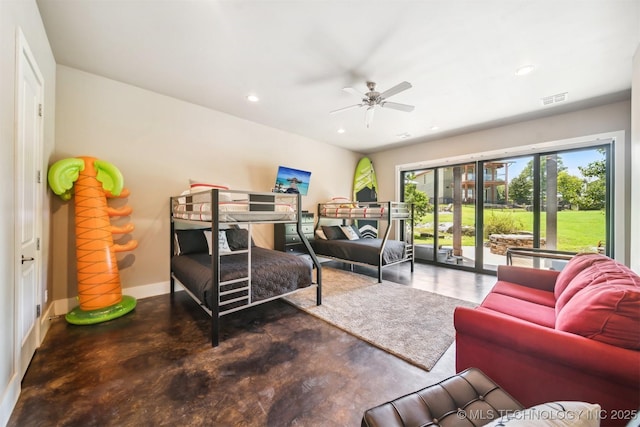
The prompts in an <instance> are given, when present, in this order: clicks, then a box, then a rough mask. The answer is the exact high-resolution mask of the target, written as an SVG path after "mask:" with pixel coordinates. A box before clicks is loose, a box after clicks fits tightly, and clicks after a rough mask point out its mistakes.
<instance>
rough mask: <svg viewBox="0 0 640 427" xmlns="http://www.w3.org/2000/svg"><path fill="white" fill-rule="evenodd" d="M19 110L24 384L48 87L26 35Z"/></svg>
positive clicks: (19, 307)
mask: <svg viewBox="0 0 640 427" xmlns="http://www.w3.org/2000/svg"><path fill="white" fill-rule="evenodd" d="M18 49H19V52H18V73H17V80H18V81H17V100H16V102H17V108H16V183H17V185H16V204H15V208H16V211H15V219H16V228H15V230H16V237H15V239H16V246H17V247H16V252H17V253H16V263H17V267H16V271H17V274H16V276H17V277H16V298H17V304H16V316H17V317H16V320H17V321H16V327H17V337H18V340H19V341H18V343H19V349H20V350H19V351H20V355H19V357H18V358H17V359H18V360H19V363H20V368H19V373H20V378H22V376H24V373H25V372H26V370H27V368H28V367H29V362H31V358H32V357H33V354H34V353H35V351H36V348H37V347H38V344H39V339H40V337H39V334H40V331H39V322H38V316H39V315H40V306H39V304H40V271H41V268H40V266H41V264H42V260H41V259H40V257H39V255H40V253H39V250H40V247H39V246H40V240H39V233H40V229H41V221H42V219H41V217H42V214H41V197H42V195H41V187H42V185H41V182H42V177H41V176H40V175H41V171H40V156H41V154H40V153H41V151H42V105H43V104H42V102H43V94H44V90H43V89H44V87H43V85H44V82H43V79H42V75H41V74H40V71H39V70H38V66H37V64H36V62H35V60H34V58H33V55H32V54H31V52H30V50H29V47H28V45H27V43H26V41H25V39H24V36H23V35H22V33H20V34H19V35H18Z"/></svg>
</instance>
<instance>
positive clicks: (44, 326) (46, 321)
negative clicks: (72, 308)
mask: <svg viewBox="0 0 640 427" xmlns="http://www.w3.org/2000/svg"><path fill="white" fill-rule="evenodd" d="M54 306H55V303H53V304H49V308H47V311H45V312H43V313H42V315H41V316H40V344H42V342H43V341H44V337H46V336H47V332H49V328H50V327H51V318H52V317H54V316H55V315H54V314H53V313H54ZM39 346H40V345H38V347H39Z"/></svg>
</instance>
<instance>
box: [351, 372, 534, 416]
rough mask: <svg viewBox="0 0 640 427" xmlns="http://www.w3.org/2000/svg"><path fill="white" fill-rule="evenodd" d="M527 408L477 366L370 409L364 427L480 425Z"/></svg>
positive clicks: (365, 414)
mask: <svg viewBox="0 0 640 427" xmlns="http://www.w3.org/2000/svg"><path fill="white" fill-rule="evenodd" d="M521 409H524V407H523V406H522V405H521V404H520V403H519V402H518V401H517V400H515V399H514V398H513V397H511V396H509V394H508V393H506V392H505V391H504V390H502V389H501V388H500V386H498V385H497V384H496V383H495V382H493V381H492V380H491V379H489V377H487V376H486V375H485V374H484V373H483V372H482V371H480V370H479V369H476V368H469V369H466V370H464V371H462V372H460V373H459V374H456V375H454V376H452V377H450V378H447V379H446V380H443V381H441V382H439V383H437V384H434V385H431V386H429V387H426V388H423V389H422V390H419V391H416V392H415V393H410V394H407V395H405V396H402V397H399V398H397V399H395V400H392V401H391V402H387V403H384V404H382V405H380V406H376V407H375V408H371V409H368V410H367V411H366V412H365V413H364V417H363V418H362V427H374V426H376V427H383V426H384V427H394V426H403V427H418V426H429V425H442V426H480V425H483V424H486V423H488V422H490V421H492V420H494V419H496V418H500V417H501V416H503V415H506V414H507V413H509V412H513V411H517V410H521Z"/></svg>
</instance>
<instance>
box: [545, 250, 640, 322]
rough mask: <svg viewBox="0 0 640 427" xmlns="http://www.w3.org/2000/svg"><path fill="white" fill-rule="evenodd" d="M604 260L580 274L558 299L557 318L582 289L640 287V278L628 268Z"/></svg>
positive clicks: (609, 260)
mask: <svg viewBox="0 0 640 427" xmlns="http://www.w3.org/2000/svg"><path fill="white" fill-rule="evenodd" d="M604 258H605V259H604V260H600V261H596V262H594V263H592V264H591V265H590V266H588V267H586V268H585V269H584V270H582V271H581V272H579V273H578V274H577V275H576V276H575V277H574V278H573V280H571V281H570V282H569V284H568V285H567V287H566V288H565V290H564V291H563V292H562V293H561V294H560V296H559V297H557V299H556V316H558V315H559V314H560V312H562V309H563V307H564V306H565V305H566V304H567V303H568V302H569V301H570V300H571V299H572V298H573V297H574V296H575V295H576V294H577V293H578V292H580V291H581V290H582V289H584V288H586V287H588V286H597V285H602V284H609V285H614V284H616V285H617V284H620V285H629V286H635V287H640V277H638V275H637V274H635V273H634V272H633V271H631V270H630V269H629V268H628V267H627V266H625V265H623V264H620V263H619V262H616V261H614V260H613V259H611V258H607V257H604Z"/></svg>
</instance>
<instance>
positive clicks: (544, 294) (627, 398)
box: [454, 254, 640, 426]
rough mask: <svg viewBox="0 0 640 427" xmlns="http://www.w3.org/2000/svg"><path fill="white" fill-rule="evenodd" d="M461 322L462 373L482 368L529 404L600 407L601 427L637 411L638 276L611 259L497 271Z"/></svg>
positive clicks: (459, 312) (462, 310) (589, 257)
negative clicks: (567, 402) (485, 292)
mask: <svg viewBox="0 0 640 427" xmlns="http://www.w3.org/2000/svg"><path fill="white" fill-rule="evenodd" d="M454 324H455V328H456V369H457V371H458V372H460V371H462V370H464V369H467V368H469V367H476V368H479V369H480V370H482V371H483V372H484V373H486V374H487V375H488V376H489V377H490V378H492V379H493V380H495V381H496V382H497V383H498V384H500V385H501V386H502V387H503V388H504V389H505V390H508V392H509V393H510V394H511V395H512V396H513V397H514V398H516V399H517V400H518V401H520V402H521V403H522V404H523V405H525V406H532V405H536V404H539V403H543V402H549V401H553V400H579V401H585V402H590V403H598V404H600V406H601V407H602V409H603V413H602V415H603V417H602V418H603V419H602V425H604V426H607V425H625V424H626V423H627V422H628V421H629V420H630V415H633V413H635V411H637V410H638V409H639V408H640V277H639V276H638V275H637V274H636V273H634V272H633V271H631V270H630V269H629V268H627V267H626V266H624V265H622V264H620V263H618V262H616V261H614V260H612V259H610V258H607V257H605V256H603V255H598V254H582V255H577V256H575V257H574V258H572V259H571V260H570V261H569V263H568V264H567V265H566V266H565V267H564V269H563V270H562V271H561V272H557V271H550V270H539V269H533V268H525V267H515V266H500V267H499V268H498V281H497V283H496V284H495V286H494V287H493V289H492V290H491V292H490V293H489V295H487V297H486V298H485V300H484V301H483V302H482V304H481V305H480V306H479V307H476V308H475V309H470V308H466V307H458V308H456V310H455V313H454ZM624 410H627V412H624Z"/></svg>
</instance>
